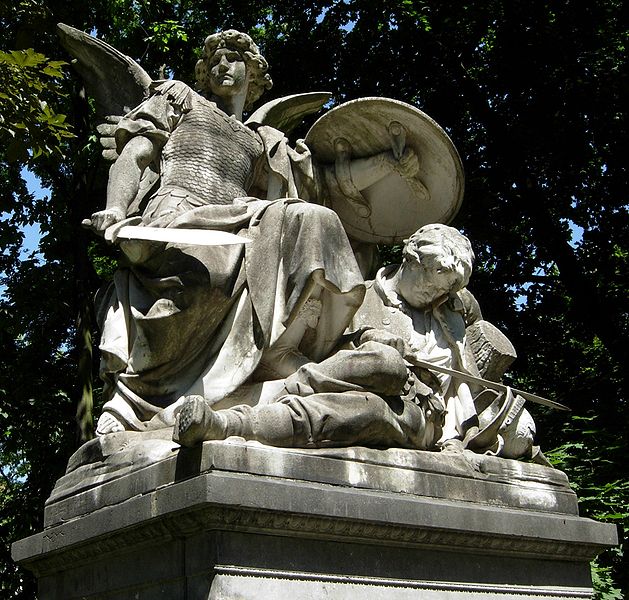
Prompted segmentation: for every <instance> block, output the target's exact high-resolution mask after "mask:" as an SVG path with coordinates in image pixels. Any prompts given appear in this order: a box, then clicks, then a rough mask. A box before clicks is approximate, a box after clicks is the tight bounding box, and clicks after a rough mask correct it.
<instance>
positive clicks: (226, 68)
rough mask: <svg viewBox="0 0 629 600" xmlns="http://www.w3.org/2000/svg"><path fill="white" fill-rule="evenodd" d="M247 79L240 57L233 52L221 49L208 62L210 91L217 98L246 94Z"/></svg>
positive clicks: (245, 67)
mask: <svg viewBox="0 0 629 600" xmlns="http://www.w3.org/2000/svg"><path fill="white" fill-rule="evenodd" d="M248 83H249V77H248V74H247V66H246V65H245V62H244V61H243V59H242V56H240V54H239V53H238V52H236V51H235V50H230V49H229V48H221V49H220V50H217V51H216V52H215V53H214V56H213V57H212V60H211V61H210V90H211V92H212V93H213V94H215V95H216V96H219V97H225V96H236V95H238V94H241V93H244V94H246V93H247V85H248Z"/></svg>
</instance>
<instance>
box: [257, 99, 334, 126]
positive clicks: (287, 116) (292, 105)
mask: <svg viewBox="0 0 629 600" xmlns="http://www.w3.org/2000/svg"><path fill="white" fill-rule="evenodd" d="M331 97H332V94H331V93H330V92H309V93H306V94H293V95H292V96H283V97H282V98H276V99H275V100H271V101H269V102H267V103H266V104H263V105H262V106H261V107H260V108H258V110H256V111H255V112H254V113H253V114H252V115H251V116H250V117H249V118H248V119H247V120H246V121H245V125H247V126H248V127H251V128H255V127H256V126H258V125H268V126H270V127H274V128H275V129H279V130H280V131H282V132H283V133H285V134H286V135H288V134H289V133H290V132H291V131H292V130H293V129H295V127H297V126H298V125H299V124H300V123H301V122H302V121H303V119H304V117H305V116H306V115H309V114H311V113H315V112H317V111H319V110H321V108H323V106H324V105H325V104H326V103H327V102H328V101H329V100H330V98H331Z"/></svg>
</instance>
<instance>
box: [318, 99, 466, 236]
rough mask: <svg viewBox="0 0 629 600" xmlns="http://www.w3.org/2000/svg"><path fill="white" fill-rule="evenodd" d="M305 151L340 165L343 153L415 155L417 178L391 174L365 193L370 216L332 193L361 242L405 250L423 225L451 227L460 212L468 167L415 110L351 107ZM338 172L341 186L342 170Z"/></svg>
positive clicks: (373, 102)
mask: <svg viewBox="0 0 629 600" xmlns="http://www.w3.org/2000/svg"><path fill="white" fill-rule="evenodd" d="M306 144H307V145H308V147H309V148H310V149H311V150H312V152H313V154H314V156H315V157H316V158H317V160H318V161H319V162H322V163H328V164H329V163H332V164H334V163H335V162H336V163H337V165H338V162H337V161H338V157H337V150H338V148H339V147H342V148H345V149H348V150H347V152H348V154H349V158H350V159H357V158H366V157H369V156H373V155H375V154H379V153H381V152H387V151H389V152H391V151H392V152H393V154H394V156H396V157H399V156H400V155H401V153H402V151H403V150H404V148H412V149H413V150H414V151H415V153H416V154H417V156H418V159H419V172H418V173H417V175H416V176H415V177H414V178H411V179H406V178H404V177H402V175H400V174H399V173H398V172H397V171H392V172H390V173H389V174H387V175H385V176H384V177H383V178H382V179H380V180H379V181H377V182H376V183H374V184H372V185H370V186H369V187H367V188H365V189H364V190H362V197H363V199H364V201H366V204H367V205H368V207H369V208H368V209H366V210H360V208H361V207H360V206H359V205H357V203H356V202H355V201H351V200H350V199H348V196H347V195H346V194H344V193H343V191H341V189H340V188H337V189H334V190H331V192H330V193H331V196H332V197H331V198H330V203H331V208H332V209H333V210H334V211H335V212H336V213H337V214H338V215H339V217H340V219H341V222H342V223H343V225H344V227H345V230H346V231H347V233H348V235H349V236H350V237H352V238H354V239H356V240H359V241H363V242H371V243H379V244H395V243H399V242H401V241H402V240H404V239H405V238H407V237H409V236H410V235H411V234H413V233H414V232H415V231H416V230H417V229H419V228H420V227H422V226H423V225H427V224H428V223H449V222H450V221H451V220H452V219H453V218H454V216H455V215H456V213H457V212H458V210H459V208H460V206H461V201H462V199H463V187H464V175H463V166H462V164H461V159H460V157H459V154H458V152H457V150H456V148H455V147H454V144H453V143H452V140H450V138H449V137H448V135H447V134H446V133H445V131H443V129H441V127H439V125H437V123H436V122H435V121H433V119H431V118H430V117H429V116H428V115H427V114H426V113H424V112H422V111H421V110H419V109H417V108H415V107H414V106H411V105H410V104H406V103H404V102H400V101H398V100H391V99H389V98H360V99H358V100H352V101H350V102H346V103H345V104H341V105H340V106H337V107H336V108H333V109H332V110H330V111H329V112H327V113H326V114H324V115H323V116H322V117H321V118H320V119H319V120H318V121H317V122H316V123H315V124H314V125H313V126H312V127H311V129H310V131H309V132H308V134H307V136H306ZM340 144H342V145H340ZM336 171H337V179H338V178H339V169H338V166H337V169H336ZM341 187H342V186H341ZM357 206H358V209H357Z"/></svg>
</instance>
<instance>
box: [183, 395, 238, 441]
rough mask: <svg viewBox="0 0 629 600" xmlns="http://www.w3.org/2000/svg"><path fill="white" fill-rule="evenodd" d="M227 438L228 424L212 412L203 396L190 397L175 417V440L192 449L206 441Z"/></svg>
mask: <svg viewBox="0 0 629 600" xmlns="http://www.w3.org/2000/svg"><path fill="white" fill-rule="evenodd" d="M225 437H226V424H225V419H224V418H223V417H222V415H220V414H219V413H217V412H216V411H214V410H212V407H211V406H210V405H209V404H208V403H207V402H206V400H205V398H203V396H188V397H187V398H186V399H185V400H184V402H183V405H182V407H181V410H180V411H179V414H178V415H177V416H176V417H175V429H174V431H173V440H174V441H175V442H177V443H178V444H180V445H181V446H187V447H189V448H190V447H192V446H196V445H197V444H200V443H201V442H203V441H206V440H222V439H225Z"/></svg>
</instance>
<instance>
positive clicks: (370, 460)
mask: <svg viewBox="0 0 629 600" xmlns="http://www.w3.org/2000/svg"><path fill="white" fill-rule="evenodd" d="M436 456H437V455H434V454H430V453H423V452H410V451H403V450H395V451H376V450H366V449H348V450H327V451H318V452H317V453H316V454H313V453H312V452H308V451H298V450H278V449H273V448H266V447H262V446H260V445H257V444H255V443H244V442H242V441H238V440H233V441H229V442H207V443H205V444H204V445H203V447H202V448H194V449H190V450H181V451H180V452H179V454H178V455H177V456H174V457H172V458H170V459H166V460H162V461H161V462H158V463H156V464H153V465H151V466H149V467H147V468H146V469H143V470H141V471H138V472H136V473H134V474H127V475H125V476H123V477H121V478H119V479H117V480H115V481H110V482H108V483H104V484H102V485H100V486H97V487H94V488H91V489H88V490H85V491H84V492H81V493H78V494H76V495H75V496H74V497H70V498H65V499H58V500H57V501H56V502H51V503H49V505H48V507H47V528H46V529H45V530H44V531H43V532H42V533H40V534H37V535H35V536H32V537H31V538H28V539H26V540H22V541H21V542H18V543H17V544H15V545H14V547H13V555H14V558H15V560H17V561H18V562H20V563H22V564H24V565H26V566H28V567H29V568H31V569H33V570H34V571H35V572H36V573H37V574H38V577H39V582H40V595H39V597H40V600H51V599H63V600H71V599H74V598H108V599H110V598H117V599H118V598H125V599H126V598H129V599H131V598H181V599H183V598H186V599H187V600H190V599H193V598H194V599H203V600H205V599H208V598H233V597H238V598H269V599H270V598H277V597H288V596H287V594H288V593H289V592H294V593H295V594H297V595H298V596H297V597H305V598H310V597H312V598H321V597H330V598H354V597H357V596H356V595H357V593H358V592H359V591H360V592H361V593H363V594H364V597H365V598H376V597H394V598H420V597H421V598H426V597H429V598H433V597H435V598H437V597H438V598H450V597H459V596H460V595H461V594H467V595H472V594H476V593H483V594H490V597H495V598H515V597H517V598H522V597H525V598H526V597H533V596H536V595H540V594H541V595H544V596H547V597H551V598H563V597H587V595H588V593H589V589H590V581H589V567H588V561H589V560H590V559H591V558H592V557H593V556H594V555H595V554H596V553H597V552H599V551H600V550H601V549H602V548H604V547H606V546H609V545H612V544H614V543H615V529H614V528H613V527H612V526H609V525H604V524H599V523H595V522H593V521H590V520H588V519H582V518H580V517H578V516H577V515H576V506H575V504H574V495H573V494H572V493H571V492H570V491H569V489H568V486H567V482H566V480H565V477H564V476H563V474H561V473H559V472H557V471H553V470H551V469H547V468H545V467H541V466H539V465H525V464H522V463H517V462H515V461H508V460H504V459H497V458H492V457H479V456H477V455H474V454H472V453H466V454H465V455H464V456H458V457H455V456H453V457H449V458H448V459H447V460H445V461H444V460H443V458H444V457H441V460H439V461H436V460H433V459H434V458H435V457H436ZM392 463H393V464H402V465H404V466H403V467H402V468H401V469H392V468H391V464H392ZM420 469H421V472H420ZM156 470H159V475H156V474H155V473H156ZM400 475H401V476H400ZM132 480H135V483H132ZM138 480H140V481H141V482H142V485H140V484H138V483H137V482H138ZM369 482H374V483H375V485H374V486H371V487H370V485H369ZM472 484H473V485H472ZM378 486H380V487H378ZM116 488H118V490H117V491H116ZM132 488H133V491H134V492H135V493H134V494H132V493H131V490H132ZM374 488H375V489H374ZM513 488H519V491H518V492H514V491H513ZM473 489H475V490H476V492H475V493H474V495H473V497H467V493H469V492H470V491H472V490H473ZM509 490H511V491H509ZM526 495H528V496H529V500H528V501H524V500H523V498H524V497H525V496H526ZM553 495H554V496H556V497H557V498H560V497H561V496H562V495H563V496H565V498H564V499H563V500H560V499H557V500H556V501H555V502H554V503H549V502H548V498H550V497H551V496H553ZM568 496H570V498H571V499H572V501H566V500H567V497H568ZM325 594H327V596H325ZM378 595H379V596H378Z"/></svg>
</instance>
